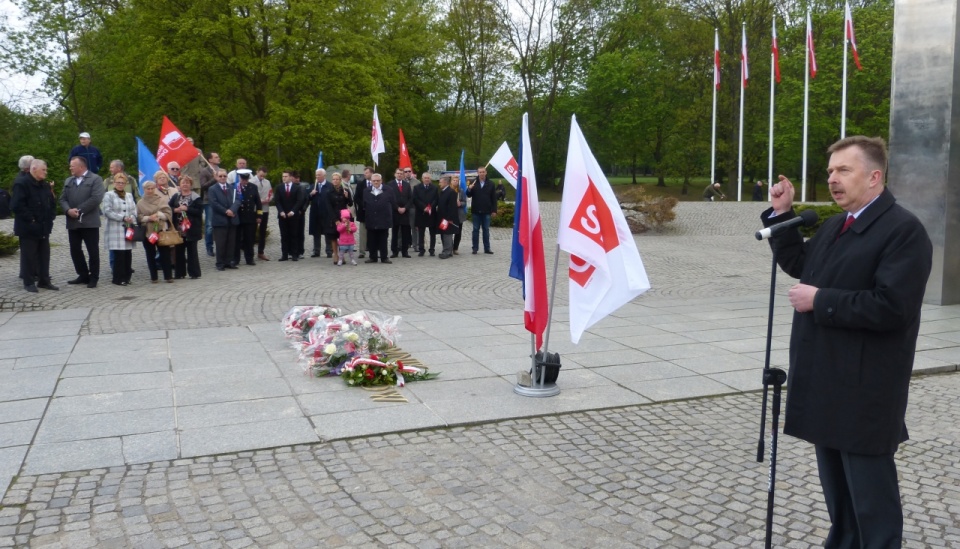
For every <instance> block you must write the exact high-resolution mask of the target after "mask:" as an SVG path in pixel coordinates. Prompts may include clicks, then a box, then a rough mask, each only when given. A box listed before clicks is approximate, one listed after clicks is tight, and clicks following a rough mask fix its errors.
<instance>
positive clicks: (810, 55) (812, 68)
mask: <svg viewBox="0 0 960 549" xmlns="http://www.w3.org/2000/svg"><path fill="white" fill-rule="evenodd" d="M805 59H806V60H805V61H804V63H805V64H806V67H804V71H803V146H802V150H803V153H802V156H803V160H802V161H801V166H800V202H806V201H807V132H808V130H809V124H810V119H809V115H810V79H811V78H815V77H816V76H817V54H816V53H815V52H814V49H813V23H812V22H811V20H810V8H807V55H806V57H805ZM772 183H773V182H772V181H771V184H772Z"/></svg>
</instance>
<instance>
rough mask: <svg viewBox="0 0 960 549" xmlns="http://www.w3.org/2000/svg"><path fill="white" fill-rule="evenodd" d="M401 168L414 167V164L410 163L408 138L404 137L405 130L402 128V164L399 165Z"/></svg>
mask: <svg viewBox="0 0 960 549" xmlns="http://www.w3.org/2000/svg"><path fill="white" fill-rule="evenodd" d="M398 167H399V168H400V169H401V170H402V169H404V168H410V169H411V170H412V169H413V164H411V163H410V152H409V151H408V150H407V140H406V139H404V138H403V130H402V129H401V130H400V164H399V166H398Z"/></svg>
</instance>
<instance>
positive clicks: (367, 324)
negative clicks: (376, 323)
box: [363, 320, 373, 328]
mask: <svg viewBox="0 0 960 549" xmlns="http://www.w3.org/2000/svg"><path fill="white" fill-rule="evenodd" d="M372 325H373V324H371V323H370V321H369V320H364V321H363V327H364V328H369V327H370V326H372Z"/></svg>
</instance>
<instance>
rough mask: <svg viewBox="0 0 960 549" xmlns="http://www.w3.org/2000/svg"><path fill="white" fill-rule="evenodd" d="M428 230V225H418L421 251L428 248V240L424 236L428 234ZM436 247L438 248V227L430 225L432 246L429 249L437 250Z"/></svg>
mask: <svg viewBox="0 0 960 549" xmlns="http://www.w3.org/2000/svg"><path fill="white" fill-rule="evenodd" d="M426 230H427V227H417V235H418V236H419V238H420V251H421V252H425V251H427V250H428V248H427V241H426V240H424V238H423V237H424V236H426ZM436 249H437V228H436V227H430V248H429V250H430V251H431V252H433V251H434V250H436Z"/></svg>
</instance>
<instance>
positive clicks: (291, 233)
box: [277, 216, 299, 257]
mask: <svg viewBox="0 0 960 549" xmlns="http://www.w3.org/2000/svg"><path fill="white" fill-rule="evenodd" d="M277 225H279V226H280V252H281V255H282V256H283V257H287V256H288V255H289V256H296V255H297V226H298V225H299V221H297V217H296V216H294V217H278V218H277Z"/></svg>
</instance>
